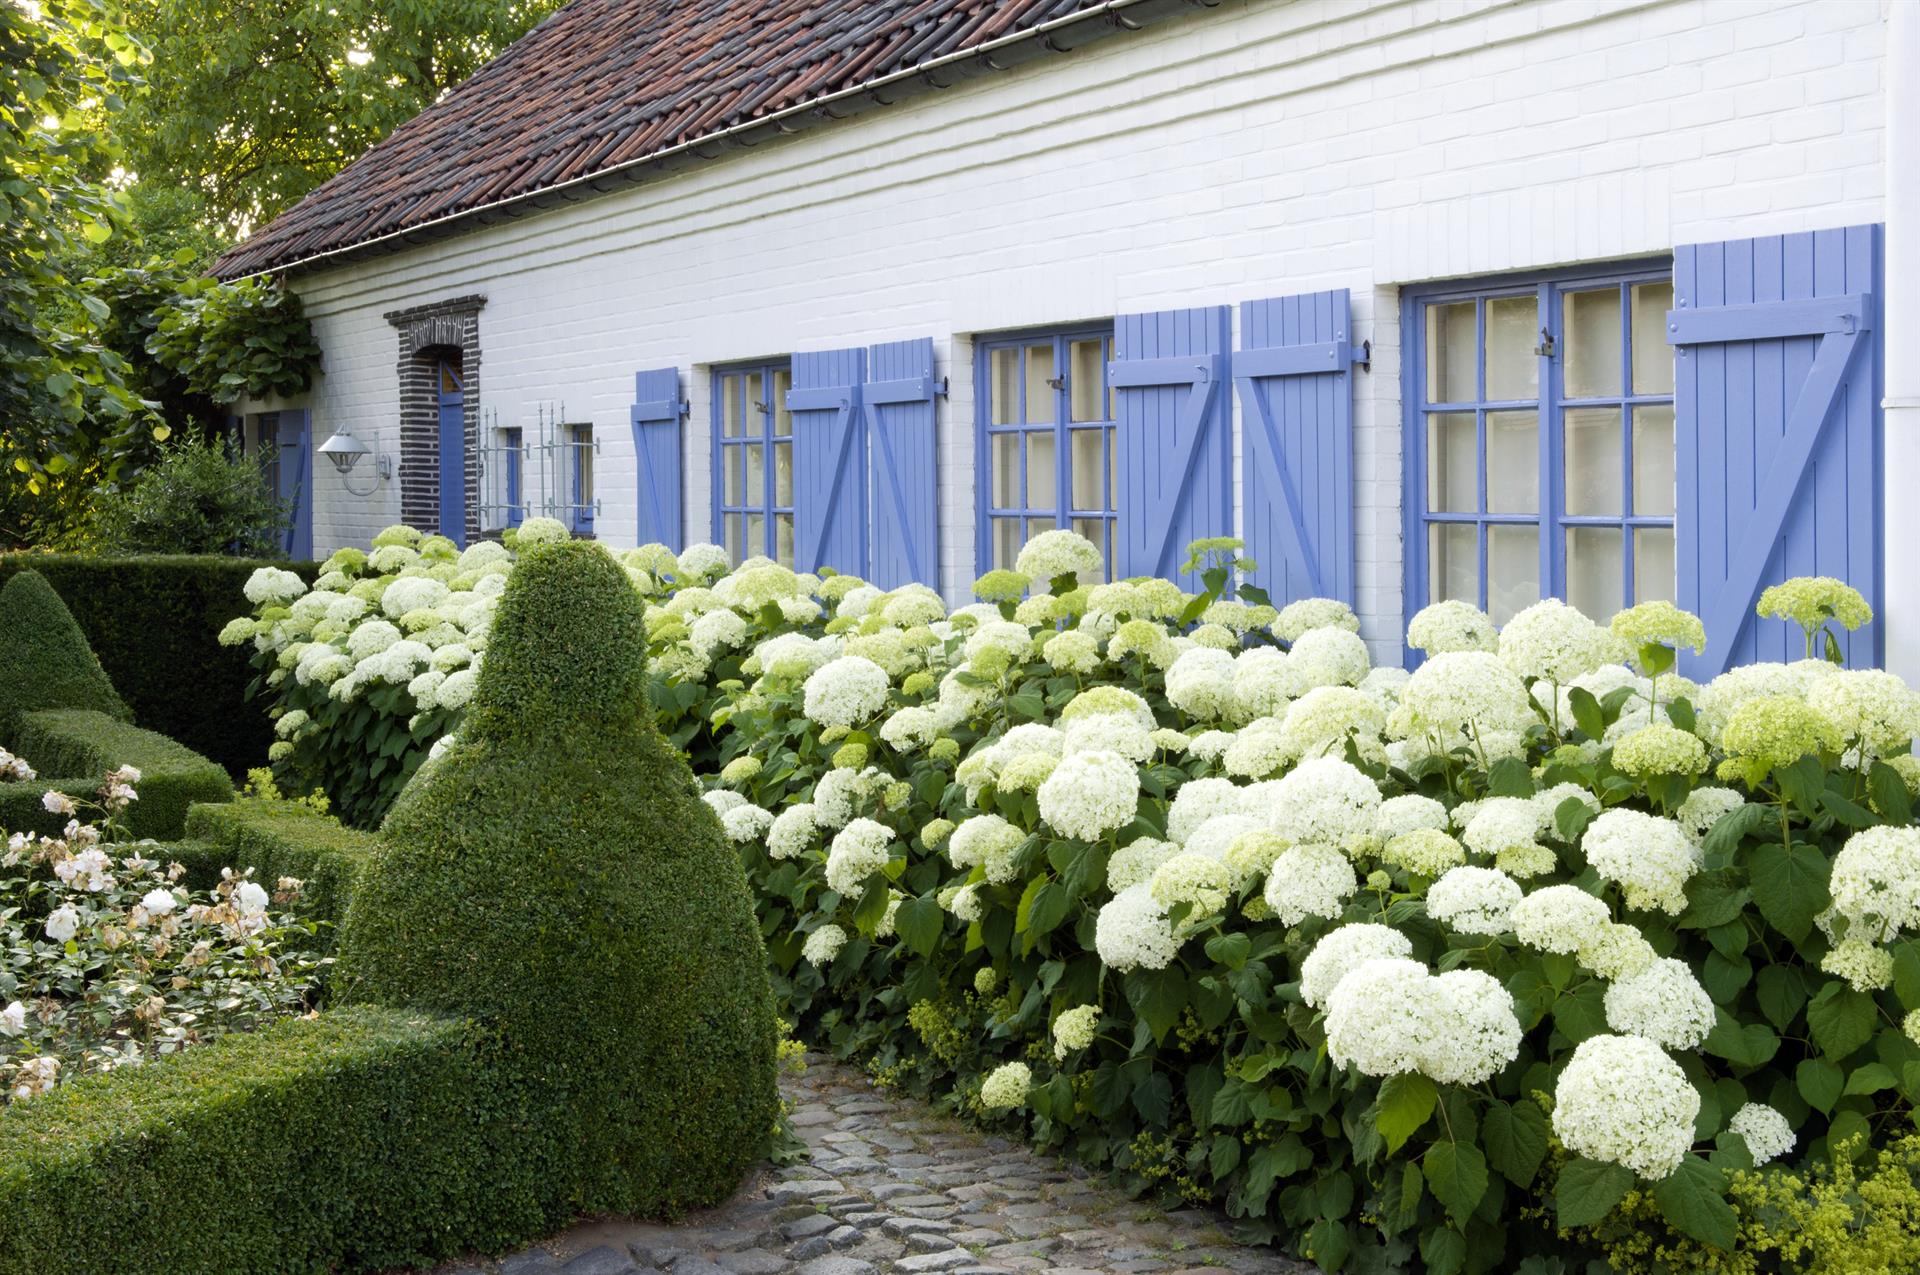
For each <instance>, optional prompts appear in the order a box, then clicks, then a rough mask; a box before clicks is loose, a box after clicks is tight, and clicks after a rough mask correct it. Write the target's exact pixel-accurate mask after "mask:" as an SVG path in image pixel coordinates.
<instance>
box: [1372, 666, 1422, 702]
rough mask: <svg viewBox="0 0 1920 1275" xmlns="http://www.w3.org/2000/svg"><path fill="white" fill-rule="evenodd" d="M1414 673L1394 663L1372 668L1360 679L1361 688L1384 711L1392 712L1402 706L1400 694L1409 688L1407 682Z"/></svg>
mask: <svg viewBox="0 0 1920 1275" xmlns="http://www.w3.org/2000/svg"><path fill="white" fill-rule="evenodd" d="M1412 677H1413V674H1412V673H1410V672H1408V671H1407V670H1406V669H1403V668H1397V667H1394V666H1392V665H1387V666H1383V667H1381V668H1376V669H1371V670H1369V671H1368V673H1367V675H1366V676H1365V677H1363V678H1361V679H1360V690H1361V691H1362V692H1363V693H1365V694H1367V695H1371V696H1372V697H1373V702H1374V703H1376V704H1378V705H1379V706H1380V711H1381V712H1382V713H1391V712H1393V710H1394V709H1396V708H1398V707H1399V706H1400V694H1401V692H1403V691H1405V690H1406V688H1407V682H1408V681H1409V680H1410V679H1411V678H1412Z"/></svg>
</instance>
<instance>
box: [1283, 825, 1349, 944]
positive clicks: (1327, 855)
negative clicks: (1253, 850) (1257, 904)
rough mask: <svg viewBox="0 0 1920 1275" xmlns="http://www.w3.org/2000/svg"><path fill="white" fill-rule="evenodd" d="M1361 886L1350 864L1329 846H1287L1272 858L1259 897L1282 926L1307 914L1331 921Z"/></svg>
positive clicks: (1301, 918)
mask: <svg viewBox="0 0 1920 1275" xmlns="http://www.w3.org/2000/svg"><path fill="white" fill-rule="evenodd" d="M1359 888H1360V879H1359V877H1357V876H1355V875H1354V871H1353V863H1352V861H1351V860H1349V859H1348V858H1347V856H1346V855H1344V854H1342V853H1340V851H1339V850H1337V849H1335V848H1334V847H1333V846H1329V845H1317V844H1308V845H1297V846H1289V847H1288V848H1287V849H1285V850H1283V851H1281V852H1280V857H1279V858H1277V859H1275V860H1274V861H1273V868H1272V870H1271V871H1270V872H1268V873H1267V887H1266V891H1265V894H1264V895H1263V896H1262V897H1264V898H1265V899H1266V902H1267V906H1268V907H1270V908H1272V909H1273V914H1274V915H1275V916H1276V917H1278V918H1279V919H1280V923H1281V924H1282V925H1298V924H1299V923H1300V922H1302V921H1304V920H1306V919H1307V918H1308V917H1310V916H1317V917H1321V918H1324V919H1326V920H1329V921H1330V920H1333V919H1334V918H1336V917H1338V916H1339V915H1340V913H1341V912H1342V911H1344V910H1345V909H1346V906H1347V900H1348V899H1350V898H1352V897H1353V892H1354V891H1355V890H1357V889H1359Z"/></svg>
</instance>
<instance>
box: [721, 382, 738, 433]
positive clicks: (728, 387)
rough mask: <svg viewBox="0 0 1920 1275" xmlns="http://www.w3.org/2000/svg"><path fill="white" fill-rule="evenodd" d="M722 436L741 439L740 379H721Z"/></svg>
mask: <svg viewBox="0 0 1920 1275" xmlns="http://www.w3.org/2000/svg"><path fill="white" fill-rule="evenodd" d="M720 436H721V437H722V438H738V437H740V378H739V377H737V376H723V377H721V378H720Z"/></svg>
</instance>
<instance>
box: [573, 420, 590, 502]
mask: <svg viewBox="0 0 1920 1275" xmlns="http://www.w3.org/2000/svg"><path fill="white" fill-rule="evenodd" d="M573 443H574V446H573V457H574V459H573V474H574V480H575V481H574V491H573V494H574V501H575V503H576V504H580V505H584V506H586V507H587V508H588V509H591V508H592V507H593V426H591V425H580V426H576V427H575V428H574V433H573Z"/></svg>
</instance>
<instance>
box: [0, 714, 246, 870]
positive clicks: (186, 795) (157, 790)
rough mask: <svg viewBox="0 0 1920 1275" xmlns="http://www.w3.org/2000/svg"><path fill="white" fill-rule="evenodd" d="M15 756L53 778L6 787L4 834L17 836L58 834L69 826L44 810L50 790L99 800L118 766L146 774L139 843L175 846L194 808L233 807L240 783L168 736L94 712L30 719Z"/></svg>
mask: <svg viewBox="0 0 1920 1275" xmlns="http://www.w3.org/2000/svg"><path fill="white" fill-rule="evenodd" d="M14 751H16V752H18V753H19V754H20V755H21V756H22V757H25V758H26V759H27V761H28V762H29V763H30V764H31V765H32V766H33V768H34V769H35V770H36V771H37V772H39V774H41V775H42V776H45V777H46V778H43V779H35V780H31V781H28V782H26V783H10V784H0V828H5V829H6V830H8V831H9V832H36V833H47V834H49V835H52V834H54V833H57V832H58V831H59V830H60V829H61V828H63V827H65V826H66V819H65V818H64V817H63V816H60V815H55V814H51V813H49V812H48V811H47V810H46V808H45V807H44V806H42V805H41V799H42V797H43V795H44V794H45V793H46V791H47V790H48V789H49V788H57V789H59V790H60V791H62V792H65V793H68V794H69V795H71V796H74V797H82V798H84V797H91V796H92V795H93V793H94V792H95V791H96V790H97V789H98V787H99V785H100V776H101V775H103V774H105V773H106V772H107V771H109V770H112V769H114V768H115V767H117V766H134V767H137V768H138V769H139V771H140V783H139V790H140V798H139V800H137V801H135V802H134V803H133V804H132V805H131V806H129V807H128V808H127V813H126V823H127V827H128V830H129V831H130V832H131V833H132V834H133V835H134V836H135V837H152V838H154V839H155V840H157V841H172V840H174V839H176V838H178V837H179V836H180V835H181V833H182V832H184V831H185V829H186V823H187V808H188V807H189V806H192V805H194V804H195V803H197V802H216V801H219V802H224V801H231V800H233V782H232V780H230V779H228V778H227V772H226V771H225V770H222V769H221V768H220V767H219V766H218V765H216V764H215V763H213V762H211V761H209V760H207V759H206V758H205V757H202V756H201V755H200V754H199V753H196V752H194V751H193V750H192V749H190V748H187V747H185V746H183V745H181V744H178V743H175V742H174V741H173V740H171V739H168V738H167V737H166V736H165V735H156V734H155V733H154V732H152V731H150V730H142V729H141V728H140V727H138V726H132V725H129V724H128V723H126V722H122V721H118V720H116V719H114V718H112V717H109V716H107V715H106V714H105V713H100V712H96V711H94V710H92V709H80V708H63V709H47V710H45V711H42V712H38V713H27V714H24V715H23V716H22V717H21V719H20V729H19V730H18V731H17V732H16V739H15V742H14Z"/></svg>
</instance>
